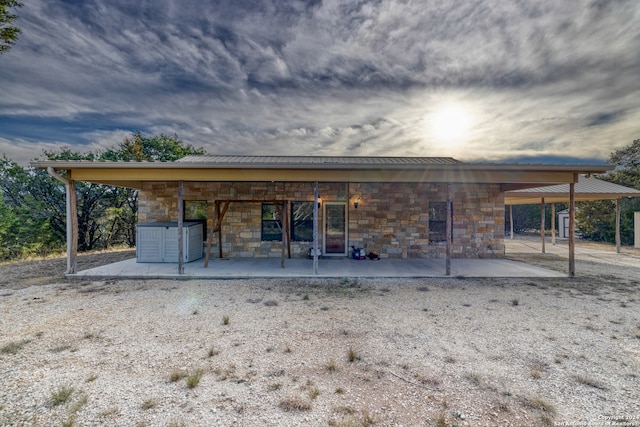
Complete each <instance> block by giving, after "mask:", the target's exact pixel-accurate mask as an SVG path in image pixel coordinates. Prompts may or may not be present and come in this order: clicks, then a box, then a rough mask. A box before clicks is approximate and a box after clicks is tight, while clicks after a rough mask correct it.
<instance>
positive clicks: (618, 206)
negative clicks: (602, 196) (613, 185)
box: [616, 197, 620, 253]
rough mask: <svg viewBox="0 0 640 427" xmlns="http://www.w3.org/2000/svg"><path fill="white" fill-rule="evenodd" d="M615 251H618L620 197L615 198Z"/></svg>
mask: <svg viewBox="0 0 640 427" xmlns="http://www.w3.org/2000/svg"><path fill="white" fill-rule="evenodd" d="M616 252H617V253H620V197H618V198H616Z"/></svg>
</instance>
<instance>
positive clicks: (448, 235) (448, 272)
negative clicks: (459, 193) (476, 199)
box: [445, 183, 452, 276]
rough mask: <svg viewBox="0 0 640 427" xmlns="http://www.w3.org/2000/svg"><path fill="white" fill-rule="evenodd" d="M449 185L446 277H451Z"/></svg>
mask: <svg viewBox="0 0 640 427" xmlns="http://www.w3.org/2000/svg"><path fill="white" fill-rule="evenodd" d="M451 226H452V224H451V184H450V183H447V222H446V230H445V232H446V233H447V238H446V242H447V245H446V252H447V254H446V260H445V267H446V273H445V274H446V275H447V276H451V228H452V227H451Z"/></svg>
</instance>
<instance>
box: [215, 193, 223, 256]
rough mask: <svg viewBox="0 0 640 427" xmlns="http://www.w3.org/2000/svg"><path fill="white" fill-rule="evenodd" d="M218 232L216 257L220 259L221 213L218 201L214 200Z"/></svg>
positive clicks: (216, 229)
mask: <svg viewBox="0 0 640 427" xmlns="http://www.w3.org/2000/svg"><path fill="white" fill-rule="evenodd" d="M214 231H217V232H218V258H220V259H222V215H221V214H220V202H219V201H218V200H216V228H214Z"/></svg>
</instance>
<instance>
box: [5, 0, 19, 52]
mask: <svg viewBox="0 0 640 427" xmlns="http://www.w3.org/2000/svg"><path fill="white" fill-rule="evenodd" d="M11 7H22V3H20V2H19V1H16V0H0V54H2V53H4V52H6V51H8V50H9V49H11V46H12V45H13V44H14V43H15V42H16V40H18V34H19V33H20V28H18V27H16V26H14V25H12V24H13V22H14V21H15V20H16V19H17V18H18V17H17V16H16V15H14V14H12V13H10V12H9V8H11Z"/></svg>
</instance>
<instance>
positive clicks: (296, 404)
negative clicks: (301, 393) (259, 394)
mask: <svg viewBox="0 0 640 427" xmlns="http://www.w3.org/2000/svg"><path fill="white" fill-rule="evenodd" d="M278 407H279V408H280V409H282V410H283V411H285V412H304V411H310V410H311V404H310V403H309V402H306V401H304V400H303V399H302V398H300V397H297V396H292V397H287V398H286V399H284V400H282V401H281V402H280V403H278Z"/></svg>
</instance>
